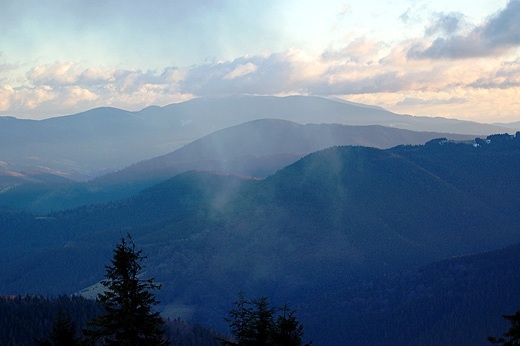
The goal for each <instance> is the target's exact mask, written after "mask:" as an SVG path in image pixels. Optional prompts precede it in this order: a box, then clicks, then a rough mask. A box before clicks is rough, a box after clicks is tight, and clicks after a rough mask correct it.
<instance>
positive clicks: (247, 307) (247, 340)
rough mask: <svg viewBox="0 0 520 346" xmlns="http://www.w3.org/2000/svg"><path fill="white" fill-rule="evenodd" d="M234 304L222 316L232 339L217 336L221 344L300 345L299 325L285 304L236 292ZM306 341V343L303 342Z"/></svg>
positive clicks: (301, 333)
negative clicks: (274, 304)
mask: <svg viewBox="0 0 520 346" xmlns="http://www.w3.org/2000/svg"><path fill="white" fill-rule="evenodd" d="M234 305H235V307H234V308H233V309H232V310H231V311H229V317H228V318H226V319H225V320H226V321H227V322H228V323H229V327H230V329H231V333H232V334H233V339H232V340H227V339H221V340H220V341H221V343H222V345H237V346H301V345H302V336H303V326H302V325H301V323H300V322H299V321H298V320H297V319H296V316H295V311H294V310H292V309H290V308H289V305H288V304H285V305H284V306H283V308H281V309H279V308H277V307H271V306H270V305H269V301H268V299H267V298H266V297H262V298H259V299H255V300H253V301H249V300H247V299H245V298H244V294H243V293H242V292H240V293H239V296H238V300H237V301H236V302H234ZM277 312H279V314H277ZM308 345H310V343H309V344H306V346H308Z"/></svg>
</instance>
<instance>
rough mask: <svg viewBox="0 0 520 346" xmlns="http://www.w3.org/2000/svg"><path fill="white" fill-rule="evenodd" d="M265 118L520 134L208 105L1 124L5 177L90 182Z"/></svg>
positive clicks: (376, 111)
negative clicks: (208, 136) (213, 133)
mask: <svg viewBox="0 0 520 346" xmlns="http://www.w3.org/2000/svg"><path fill="white" fill-rule="evenodd" d="M265 118H273V119H280V120H288V121H292V122H296V123H299V124H310V123H314V124H321V123H328V124H331V123H337V124H342V125H382V126H386V127H393V128H400V129H407V130H414V131H429V132H442V133H457V134H469V135H473V136H477V135H483V136H486V135H489V134H493V133H504V132H515V131H517V130H519V129H520V128H519V127H518V124H514V123H513V124H500V125H491V124H479V123H474V122H468V121H460V120H453V119H444V118H433V117H414V116H407V115H398V114H394V113H391V112H388V111H386V110H384V109H381V108H378V107H371V106H366V105H360V104H354V103H349V102H345V101H340V100H331V99H324V98H319V97H310V96H290V97H267V96H266V97H260V96H240V97H228V98H203V99H192V100H190V101H186V102H182V103H177V104H171V105H168V106H164V107H156V106H154V107H148V108H145V109H142V110H140V111H135V112H130V111H125V110H121V109H116V108H107V107H103V108H97V109H92V110H89V111H86V112H83V113H78V114H73V115H69V116H61V117H54V118H49V119H45V120H40V121H34V120H22V119H16V118H12V117H0V173H2V172H3V173H2V175H4V176H5V175H9V176H14V177H15V178H17V179H25V180H27V179H28V180H33V181H39V179H40V176H39V175H41V174H42V173H45V174H53V175H58V176H62V177H66V178H69V179H72V180H76V181H85V180H90V179H92V178H94V177H97V176H99V175H103V174H106V173H110V172H112V171H115V170H119V169H122V168H124V167H126V166H128V165H131V164H134V163H136V162H138V161H142V160H146V159H149V158H151V157H155V156H159V155H163V154H167V153H169V152H171V151H173V150H175V149H178V148H180V147H182V146H183V145H185V144H187V143H190V142H192V141H194V140H196V139H199V138H201V137H203V136H205V135H208V134H210V133H212V132H215V131H218V130H222V129H224V128H227V127H230V126H235V125H239V124H242V123H245V122H248V121H251V120H257V119H265Z"/></svg>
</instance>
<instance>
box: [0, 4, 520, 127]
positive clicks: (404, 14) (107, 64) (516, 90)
mask: <svg viewBox="0 0 520 346" xmlns="http://www.w3.org/2000/svg"><path fill="white" fill-rule="evenodd" d="M518 18H520V0H482V1H479V3H478V5H477V4H476V3H475V2H474V1H465V0H458V1H453V0H451V1H448V0H439V1H425V0H413V1H412V0H389V1H384V2H380V1H374V0H351V1H335V0H322V1H306V0H300V1H296V0H278V1H275V0H263V1H239V0H235V1H226V0H221V1H217V0H201V1H170V0H132V1H120V0H90V1H80V0H49V1H36V0H17V1H3V2H2V3H1V4H0V32H1V33H2V35H1V36H0V115H13V116H16V117H20V118H32V119H42V118H46V117H50V116H56V115H63V114H72V113H75V112H79V111H82V110H86V109H90V108H94V107H99V106H114V107H120V108H124V109H128V110H137V109H141V108H144V107H146V106H149V105H166V104H169V103H173V102H180V101H183V100H187V99H190V98H193V97H204V96H225V95H235V94H242V93H245V94H253V95H280V96H282V95H292V94H303V95H319V96H325V97H340V98H344V99H347V100H351V101H355V102H362V103H367V104H374V105H379V106H382V107H384V108H386V109H389V110H392V111H395V112H398V113H406V114H413V115H432V116H444V117H454V118H460V119H473V120H475V121H483V122H497V121H518V120H520V101H519V100H520V49H519V47H520V20H518Z"/></svg>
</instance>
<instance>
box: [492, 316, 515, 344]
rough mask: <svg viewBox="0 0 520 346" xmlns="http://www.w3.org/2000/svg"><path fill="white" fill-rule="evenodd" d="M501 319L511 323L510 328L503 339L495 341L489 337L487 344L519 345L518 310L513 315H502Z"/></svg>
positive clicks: (495, 339)
mask: <svg viewBox="0 0 520 346" xmlns="http://www.w3.org/2000/svg"><path fill="white" fill-rule="evenodd" d="M502 317H503V318H504V319H506V320H508V321H509V322H510V323H511V327H510V328H509V330H508V331H507V332H506V333H504V337H500V338H498V339H497V338H494V337H491V336H490V337H489V338H488V340H489V342H490V343H492V344H495V345H504V346H517V345H520V310H518V311H517V312H516V313H515V314H514V315H504V316H502Z"/></svg>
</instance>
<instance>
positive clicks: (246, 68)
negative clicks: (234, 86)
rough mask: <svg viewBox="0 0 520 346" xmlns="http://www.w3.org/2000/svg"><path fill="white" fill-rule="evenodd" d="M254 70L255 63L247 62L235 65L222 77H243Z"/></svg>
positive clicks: (255, 68)
mask: <svg viewBox="0 0 520 346" xmlns="http://www.w3.org/2000/svg"><path fill="white" fill-rule="evenodd" d="M256 70H257V67H256V65H255V64H253V63H250V62H248V63H247V64H244V65H239V66H237V67H236V68H235V69H234V70H233V71H231V72H229V73H228V74H226V75H225V76H224V79H235V78H239V77H244V76H246V75H248V74H250V73H253V72H255V71H256Z"/></svg>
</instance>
